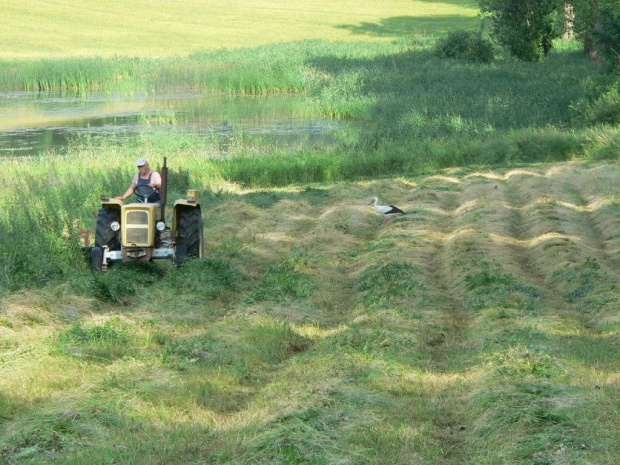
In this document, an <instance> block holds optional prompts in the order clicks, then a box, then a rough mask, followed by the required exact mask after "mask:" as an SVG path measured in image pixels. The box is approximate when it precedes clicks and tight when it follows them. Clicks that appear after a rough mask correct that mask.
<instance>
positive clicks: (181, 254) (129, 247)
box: [90, 158, 203, 271]
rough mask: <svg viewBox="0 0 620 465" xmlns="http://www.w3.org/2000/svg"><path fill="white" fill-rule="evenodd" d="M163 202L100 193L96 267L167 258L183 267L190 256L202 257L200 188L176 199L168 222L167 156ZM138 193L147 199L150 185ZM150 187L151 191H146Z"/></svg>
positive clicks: (93, 256) (94, 251) (94, 253)
mask: <svg viewBox="0 0 620 465" xmlns="http://www.w3.org/2000/svg"><path fill="white" fill-rule="evenodd" d="M161 176H162V185H161V190H160V195H161V203H160V202H157V203H128V204H124V203H123V202H122V201H121V200H117V199H114V198H110V197H109V196H107V195H102V196H101V209H100V210H99V213H98V215H97V226H96V228H95V246H94V247H93V248H92V249H91V255H90V262H91V267H92V269H93V270H101V271H105V270H107V269H108V267H109V266H110V265H111V264H112V263H114V262H118V261H123V262H139V261H150V260H154V259H160V258H166V259H171V260H173V261H174V263H175V265H176V266H182V265H183V263H184V262H185V260H186V259H188V258H202V253H203V232H202V212H201V209H200V203H199V201H198V191H197V190H194V189H190V190H188V191H187V196H186V198H184V199H179V200H177V201H176V202H174V207H173V209H172V225H171V226H168V225H167V224H166V222H165V206H166V191H167V182H168V168H167V166H166V158H164V166H163V169H162V172H161ZM138 189H144V192H137V193H138V194H140V195H141V196H143V197H145V198H148V196H149V195H150V194H151V193H152V189H151V188H150V187H149V186H138V188H137V189H136V191H138ZM147 190H150V191H147Z"/></svg>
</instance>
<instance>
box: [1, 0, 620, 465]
mask: <svg viewBox="0 0 620 465" xmlns="http://www.w3.org/2000/svg"><path fill="white" fill-rule="evenodd" d="M172 3H174V4H172ZM363 4H364V7H363V8H362V7H361V6H360V5H361V3H360V2H340V3H337V4H336V3H333V2H306V3H302V2H296V1H295V2H294V1H292V0H289V1H281V2H277V3H276V2H272V3H269V2H245V1H243V2H221V3H214V2H208V3H207V2H204V4H199V3H197V2H196V3H192V2H183V3H179V2H171V4H167V3H164V2H143V3H138V2H134V3H132V4H131V6H130V7H127V6H125V5H126V4H125V3H121V2H118V4H109V5H111V6H106V8H105V10H104V9H103V8H99V9H98V10H97V11H93V10H92V7H89V6H88V5H89V4H87V3H86V2H81V1H78V2H73V3H71V6H68V4H65V3H64V2H62V3H61V2H57V3H52V2H30V3H29V4H28V5H27V6H28V8H25V7H23V6H22V7H19V8H17V7H15V6H13V4H12V2H11V3H9V2H2V4H0V8H2V11H3V15H6V17H7V18H10V21H7V22H8V23H9V24H11V25H12V26H11V27H8V28H3V29H2V30H0V38H3V40H0V58H3V61H0V88H2V89H3V90H13V91H17V92H15V94H19V92H22V91H24V90H29V91H34V92H39V91H45V90H48V89H49V90H59V91H61V92H66V93H67V94H69V95H71V96H72V97H75V98H79V95H80V93H81V92H90V91H93V90H94V89H96V90H100V91H103V92H128V93H131V92H133V91H135V90H142V91H147V92H150V91H153V90H158V91H159V90H164V91H165V90H166V89H176V90H178V89H181V90H183V89H191V90H194V91H204V92H240V93H241V92H245V93H256V94H264V95H269V94H271V93H277V92H295V93H298V94H299V95H303V96H305V97H306V98H307V111H308V115H309V117H316V116H317V115H319V116H321V117H331V118H343V119H347V120H351V121H354V122H356V123H357V124H359V125H360V127H363V128H364V129H363V130H361V131H360V130H358V131H351V133H348V134H345V135H343V136H342V139H341V140H340V141H339V144H337V145H336V146H335V147H332V148H330V149H329V150H326V149H325V148H324V147H317V146H313V145H312V144H304V145H301V146H295V147H280V146H276V145H274V144H269V143H265V144H264V145H259V146H248V145H246V143H245V142H244V139H243V137H242V136H243V135H242V134H238V133H232V134H229V135H227V136H225V137H211V138H204V137H195V136H192V135H191V134H184V133H182V132H180V131H177V132H175V131H171V132H170V133H168V134H165V135H161V134H158V133H153V132H150V131H149V130H148V128H145V130H144V132H143V134H142V136H141V137H140V138H138V139H137V140H136V141H134V142H132V143H118V141H116V140H114V139H110V140H102V141H99V140H93V139H90V138H87V137H86V138H84V139H83V140H82V139H80V140H75V141H74V142H73V144H72V145H70V147H69V149H68V151H67V153H63V154H59V153H56V152H53V151H52V152H48V153H42V154H40V155H39V156H35V157H23V158H18V157H3V158H0V168H1V169H0V185H2V186H3V188H2V189H0V210H1V211H3V212H5V214H3V215H1V216H0V238H2V239H1V240H0V463H7V464H10V465H14V464H20V465H21V464H43V463H45V464H47V463H58V464H80V465H81V464H84V463H89V464H90V463H94V464H111V463H119V464H145V465H146V464H149V465H150V464H154V463H157V464H166V465H167V464H173V463H179V464H187V463H195V464H202V463H209V464H220V463H221V464H224V463H226V464H316V465H318V464H329V465H331V464H351V465H353V464H355V465H360V464H367V465H375V464H385V465H394V464H403V465H404V464H412V463H414V464H429V465H430V464H454V465H457V464H458V465H460V464H472V465H473V464H489V465H490V464H498V463H501V464H515V465H516V464H519V465H520V464H528V465H542V464H557V465H559V464H567V463H570V464H609V465H611V464H616V463H619V462H620V448H619V447H618V444H620V428H618V425H619V424H620V416H619V415H620V373H619V370H618V355H619V349H620V317H619V315H620V308H619V302H620V287H619V286H618V282H619V278H620V272H619V271H618V270H619V265H620V234H619V233H618V231H619V227H620V198H619V194H618V187H617V186H618V185H620V166H619V165H618V157H619V153H620V131H619V129H618V127H617V125H615V124H614V123H613V113H610V111H609V110H610V108H611V109H612V110H613V109H614V108H615V107H614V106H613V102H614V98H615V97H614V95H617V94H614V92H615V91H614V90H613V83H614V80H615V77H614V76H610V75H605V74H602V73H601V72H600V70H599V69H597V68H596V66H595V65H594V64H593V63H592V62H591V61H590V60H589V59H588V58H587V57H585V56H584V55H583V54H582V53H581V50H580V45H579V44H577V43H575V42H557V43H556V48H555V50H554V52H553V53H552V55H551V56H550V57H549V59H548V60H546V61H545V62H543V63H539V64H531V63H519V62H515V61H513V60H510V59H505V58H503V57H502V55H501V53H500V54H498V57H499V58H498V59H497V60H496V61H494V62H492V63H489V64H478V63H472V62H468V61H461V60H446V59H441V58H438V57H437V56H436V55H435V54H434V53H433V50H434V49H433V47H434V43H435V40H436V39H437V38H438V37H439V34H441V32H442V31H443V30H445V29H446V28H452V27H455V28H456V27H467V28H472V29H476V28H478V26H479V23H478V21H479V20H478V18H477V17H476V9H475V2H458V1H450V2H441V3H440V2H432V1H418V2H404V1H399V0H396V1H390V2H387V1H386V2H363ZM154 6H157V8H155V7H154ZM371 6H372V8H371ZM216 7H217V8H216ZM241 7H243V9H242V10H240V8H241ZM138 10H139V12H140V13H139V14H138V13H136V11H138ZM240 11H241V12H240ZM362 11H363V12H364V13H362ZM276 13H279V15H276ZM262 15H264V16H262ZM130 18H131V20H130ZM37 21H38V25H39V26H38V27H39V28H38V29H36V30H35V29H34V28H30V26H29V25H30V24H35V23H36V22H37ZM129 23H131V24H129ZM278 23H279V24H278ZM106 24H107V25H111V26H109V27H108V26H105V25H106ZM209 24H211V25H212V27H209V26H208V25H209ZM257 24H258V26H257ZM110 27H112V28H116V27H118V32H115V33H113V34H111V33H110V32H114V30H113V29H110ZM130 29H131V30H132V31H137V33H136V34H128V31H129V30H130ZM30 31H32V33H30ZM38 31H39V32H38ZM40 31H43V32H40ZM104 31H105V32H104ZM420 33H426V35H419V34H420ZM338 34H340V35H338ZM294 39H295V40H297V39H303V40H302V41H293V42H292V40H294ZM334 39H347V41H342V40H339V41H337V42H335V41H332V40H334ZM224 40H228V41H229V42H228V43H227V44H224ZM262 41H265V42H262ZM281 42H285V43H281ZM263 43H264V44H265V45H261V46H257V45H259V44H263ZM224 46H225V47H229V48H230V49H231V50H220V48H221V47H224ZM189 52H191V53H189ZM117 55H119V56H118V57H117ZM120 55H123V56H120ZM176 55H179V56H176ZM181 55H182V56H181ZM55 57H58V59H54V58H55ZM99 57H103V58H99ZM134 57H135V58H134ZM14 58H15V59H14ZM41 94H42V95H45V92H41ZM609 102H611V105H609ZM610 121H612V122H610ZM148 124H153V122H152V121H147V122H146V123H145V125H146V126H148ZM142 156H145V157H147V158H149V159H150V160H151V161H152V163H153V165H154V166H155V167H158V166H159V165H160V163H161V158H162V157H163V156H167V157H168V158H169V160H168V163H169V166H170V178H169V181H170V192H169V200H171V201H173V200H174V199H176V198H178V197H179V196H182V195H183V194H184V192H185V190H186V189H187V188H190V187H191V188H196V189H198V190H199V192H200V196H201V202H202V208H203V216H204V232H205V238H206V256H205V258H204V259H203V260H195V261H191V262H189V263H188V264H187V265H186V266H185V267H184V268H182V269H174V268H173V267H172V266H171V264H170V263H167V262H161V261H160V262H156V263H153V264H146V265H144V266H130V265H124V264H117V265H115V266H114V267H112V268H111V269H110V270H109V271H108V272H107V273H92V272H91V271H90V270H89V265H88V261H87V259H86V256H87V253H88V250H87V249H86V250H85V249H83V248H82V247H81V245H82V244H81V240H83V236H82V235H81V234H80V233H81V232H82V231H83V230H88V229H89V228H91V229H92V227H93V226H94V218H93V216H92V213H91V212H92V211H93V210H96V209H97V208H98V200H97V199H98V196H99V195H100V194H102V193H112V194H115V193H122V192H123V191H124V190H125V188H126V186H127V183H128V180H129V179H130V176H131V175H132V174H133V173H134V171H135V169H134V167H133V165H132V162H133V160H134V159H135V158H137V157H142ZM373 196H379V198H380V201H381V202H382V203H394V204H397V205H398V206H399V207H401V208H402V209H404V210H405V211H406V215H405V216H404V217H403V218H401V219H400V220H398V221H395V222H394V223H393V224H392V226H391V227H390V228H386V227H385V225H384V223H383V219H382V218H380V217H378V216H377V215H376V214H375V213H374V212H373V210H372V208H371V207H370V206H368V202H369V201H370V199H371V198H372V197H373ZM91 232H92V231H91ZM91 239H92V235H91Z"/></svg>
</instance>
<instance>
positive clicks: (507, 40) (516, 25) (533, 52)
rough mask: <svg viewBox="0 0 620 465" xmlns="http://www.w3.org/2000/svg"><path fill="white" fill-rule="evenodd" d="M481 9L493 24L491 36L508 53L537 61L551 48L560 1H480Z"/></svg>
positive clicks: (522, 58) (556, 33) (561, 3)
mask: <svg viewBox="0 0 620 465" xmlns="http://www.w3.org/2000/svg"><path fill="white" fill-rule="evenodd" d="M479 1H480V9H481V10H482V11H483V12H484V13H487V14H488V16H489V17H490V18H491V21H492V23H493V26H492V29H491V36H492V38H493V40H494V41H495V42H497V43H498V44H500V45H502V46H505V47H506V48H508V50H509V51H510V54H511V55H513V56H515V57H517V58H519V59H521V60H525V61H540V60H542V58H543V57H545V56H547V55H548V54H549V52H550V51H551V47H552V42H553V39H555V38H556V37H559V36H560V33H559V32H558V31H557V30H556V28H555V22H556V18H557V12H558V8H559V7H560V6H562V7H563V6H564V3H565V2H564V1H562V0H479Z"/></svg>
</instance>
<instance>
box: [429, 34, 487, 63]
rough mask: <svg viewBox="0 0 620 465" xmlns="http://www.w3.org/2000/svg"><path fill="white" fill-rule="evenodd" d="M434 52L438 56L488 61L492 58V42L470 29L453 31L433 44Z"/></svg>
mask: <svg viewBox="0 0 620 465" xmlns="http://www.w3.org/2000/svg"><path fill="white" fill-rule="evenodd" d="M435 54H436V55H437V56H438V57H440V58H456V59H461V60H469V61H478V62H481V63H488V62H490V61H492V60H493V58H494V52H493V44H492V43H491V41H490V40H488V39H485V38H483V37H482V36H481V35H480V34H479V33H476V32H471V31H463V30H458V31H453V32H450V33H449V34H448V36H447V37H444V38H442V39H440V40H439V41H438V42H437V45H436V46H435Z"/></svg>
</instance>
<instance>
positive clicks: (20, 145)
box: [0, 92, 346, 157]
mask: <svg viewBox="0 0 620 465" xmlns="http://www.w3.org/2000/svg"><path fill="white" fill-rule="evenodd" d="M308 105H309V103H308V100H307V98H306V97H303V96H299V95H268V96H246V95H230V94H206V95H205V94H201V93H191V92H188V93H166V94H147V93H134V94H132V95H110V94H105V93H90V94H88V95H68V94H62V93H53V92H47V93H46V92H0V157H6V156H23V155H39V154H42V153H46V152H48V151H51V150H53V151H54V153H65V152H66V151H67V148H68V146H69V144H70V142H71V141H73V142H76V141H80V140H84V138H90V139H95V140H96V139H99V138H103V139H106V140H108V141H115V142H118V143H123V142H124V141H129V140H131V139H135V138H138V137H140V136H141V134H143V133H145V132H149V133H159V132H161V133H166V132H168V133H171V132H175V133H179V134H191V135H195V136H198V137H214V136H215V137H217V136H222V137H226V136H230V135H233V134H236V135H239V136H240V137H242V138H243V141H244V144H246V145H249V146H250V147H251V146H252V144H253V143H255V144H261V145H265V144H270V145H275V146H279V147H285V146H291V145H300V144H310V145H319V146H328V145H333V144H334V143H336V141H337V138H338V133H339V132H340V131H343V130H345V129H346V127H345V123H344V122H342V121H335V120H332V119H327V118H325V119H320V118H308V117H307V115H308V114H309V111H308Z"/></svg>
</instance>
